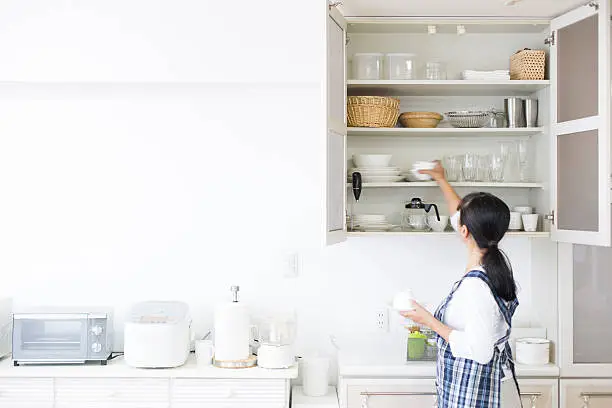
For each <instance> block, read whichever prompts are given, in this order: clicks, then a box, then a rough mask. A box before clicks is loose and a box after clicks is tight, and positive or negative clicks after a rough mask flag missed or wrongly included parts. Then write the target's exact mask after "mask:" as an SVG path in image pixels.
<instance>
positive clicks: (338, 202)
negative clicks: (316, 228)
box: [324, 6, 346, 245]
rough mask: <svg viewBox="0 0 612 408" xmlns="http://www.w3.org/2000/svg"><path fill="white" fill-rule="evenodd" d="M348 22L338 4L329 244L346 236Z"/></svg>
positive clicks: (330, 24) (331, 87)
mask: <svg viewBox="0 0 612 408" xmlns="http://www.w3.org/2000/svg"><path fill="white" fill-rule="evenodd" d="M345 54H346V21H345V19H344V17H343V16H342V14H341V13H340V12H339V11H338V9H337V8H336V7H333V6H330V7H329V16H328V18H327V135H326V137H327V176H326V177H327V179H326V180H327V183H326V184H327V186H326V194H325V196H326V202H325V203H324V205H325V219H326V221H325V235H326V240H325V242H326V245H332V244H335V243H338V242H341V241H344V240H345V239H346V217H345V209H346V55H345Z"/></svg>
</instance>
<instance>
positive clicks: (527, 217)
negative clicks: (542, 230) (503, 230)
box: [522, 214, 538, 232]
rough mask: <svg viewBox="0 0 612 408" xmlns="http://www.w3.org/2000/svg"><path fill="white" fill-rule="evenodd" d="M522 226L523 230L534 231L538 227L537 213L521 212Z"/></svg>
mask: <svg viewBox="0 0 612 408" xmlns="http://www.w3.org/2000/svg"><path fill="white" fill-rule="evenodd" d="M522 219H523V226H524V227H525V231H528V232H536V231H537V229H538V214H523V216H522Z"/></svg>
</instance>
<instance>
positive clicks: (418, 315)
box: [401, 300, 452, 341]
mask: <svg viewBox="0 0 612 408" xmlns="http://www.w3.org/2000/svg"><path fill="white" fill-rule="evenodd" d="M412 306H414V310H410V311H405V312H401V315H402V316H404V317H405V318H407V319H410V320H412V321H413V322H415V323H417V324H420V325H422V326H425V327H429V328H430V329H431V330H433V331H435V332H436V333H438V335H439V336H440V337H442V338H443V339H444V340H446V341H448V338H449V336H450V333H451V331H452V330H451V328H450V327H448V326H446V325H445V324H444V323H442V322H441V321H439V320H438V319H436V317H435V316H434V315H432V314H431V313H429V311H428V310H427V309H425V308H424V307H423V306H421V305H420V304H418V303H417V302H415V301H414V300H413V301H412Z"/></svg>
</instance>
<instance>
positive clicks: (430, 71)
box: [425, 61, 446, 81]
mask: <svg viewBox="0 0 612 408" xmlns="http://www.w3.org/2000/svg"><path fill="white" fill-rule="evenodd" d="M425 79H428V80H430V81H440V80H445V79H446V68H445V66H444V64H443V63H441V62H433V61H432V62H427V63H426V64H425Z"/></svg>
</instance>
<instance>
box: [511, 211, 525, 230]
mask: <svg viewBox="0 0 612 408" xmlns="http://www.w3.org/2000/svg"><path fill="white" fill-rule="evenodd" d="M521 215H522V214H521V213H520V212H516V211H511V212H510V225H508V229H509V230H511V231H520V230H522V229H523V221H522V220H521Z"/></svg>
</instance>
